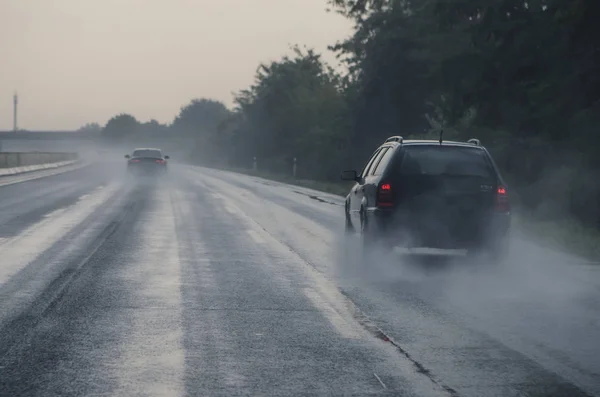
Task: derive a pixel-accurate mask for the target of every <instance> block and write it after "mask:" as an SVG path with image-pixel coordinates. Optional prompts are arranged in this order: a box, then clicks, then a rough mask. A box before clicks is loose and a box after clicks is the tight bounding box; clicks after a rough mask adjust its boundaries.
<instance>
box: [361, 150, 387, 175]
mask: <svg viewBox="0 0 600 397" xmlns="http://www.w3.org/2000/svg"><path fill="white" fill-rule="evenodd" d="M388 149H389V148H387V147H384V148H382V149H381V150H380V151H379V153H377V156H375V158H374V159H373V162H372V163H371V164H370V165H369V169H368V170H367V173H366V174H365V176H367V175H373V169H374V168H375V166H376V165H377V163H379V159H381V156H383V155H384V154H385V152H387V151H388Z"/></svg>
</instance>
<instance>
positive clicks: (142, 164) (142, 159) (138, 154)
mask: <svg viewBox="0 0 600 397" xmlns="http://www.w3.org/2000/svg"><path fill="white" fill-rule="evenodd" d="M125 158H126V159H127V170H128V171H129V172H130V173H131V174H134V175H164V174H165V173H166V172H167V160H168V159H169V156H163V153H162V151H161V150H160V149H153V148H138V149H135V150H134V151H133V153H132V154H131V155H129V154H127V155H125Z"/></svg>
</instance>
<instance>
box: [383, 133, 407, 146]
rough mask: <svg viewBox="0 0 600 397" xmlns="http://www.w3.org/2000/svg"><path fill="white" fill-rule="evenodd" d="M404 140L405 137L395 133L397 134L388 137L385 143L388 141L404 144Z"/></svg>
mask: <svg viewBox="0 0 600 397" xmlns="http://www.w3.org/2000/svg"><path fill="white" fill-rule="evenodd" d="M402 141H404V138H402V137H401V136H400V135H395V136H391V137H389V138H388V139H386V140H385V143H388V142H399V143H400V144H402Z"/></svg>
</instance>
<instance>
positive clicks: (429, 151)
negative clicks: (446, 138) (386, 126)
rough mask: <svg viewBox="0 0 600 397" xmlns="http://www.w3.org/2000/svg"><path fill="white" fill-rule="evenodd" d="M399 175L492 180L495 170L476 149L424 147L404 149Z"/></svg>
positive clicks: (482, 152)
mask: <svg viewBox="0 0 600 397" xmlns="http://www.w3.org/2000/svg"><path fill="white" fill-rule="evenodd" d="M400 173H401V174H403V175H433V176H435V175H448V176H472V177H482V178H491V177H493V175H494V170H493V168H492V166H491V164H490V162H489V160H488V158H487V154H486V153H485V152H484V151H483V150H481V149H479V148H470V147H461V146H442V145H440V146H437V145H428V146H425V145H423V146H406V147H405V148H404V156H403V159H402V163H401V166H400Z"/></svg>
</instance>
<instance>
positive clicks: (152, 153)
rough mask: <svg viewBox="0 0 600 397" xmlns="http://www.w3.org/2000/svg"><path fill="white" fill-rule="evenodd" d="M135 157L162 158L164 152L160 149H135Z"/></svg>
mask: <svg viewBox="0 0 600 397" xmlns="http://www.w3.org/2000/svg"><path fill="white" fill-rule="evenodd" d="M133 157H150V158H157V159H159V158H162V153H161V151H160V150H146V149H144V150H135V151H134V152H133Z"/></svg>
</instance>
